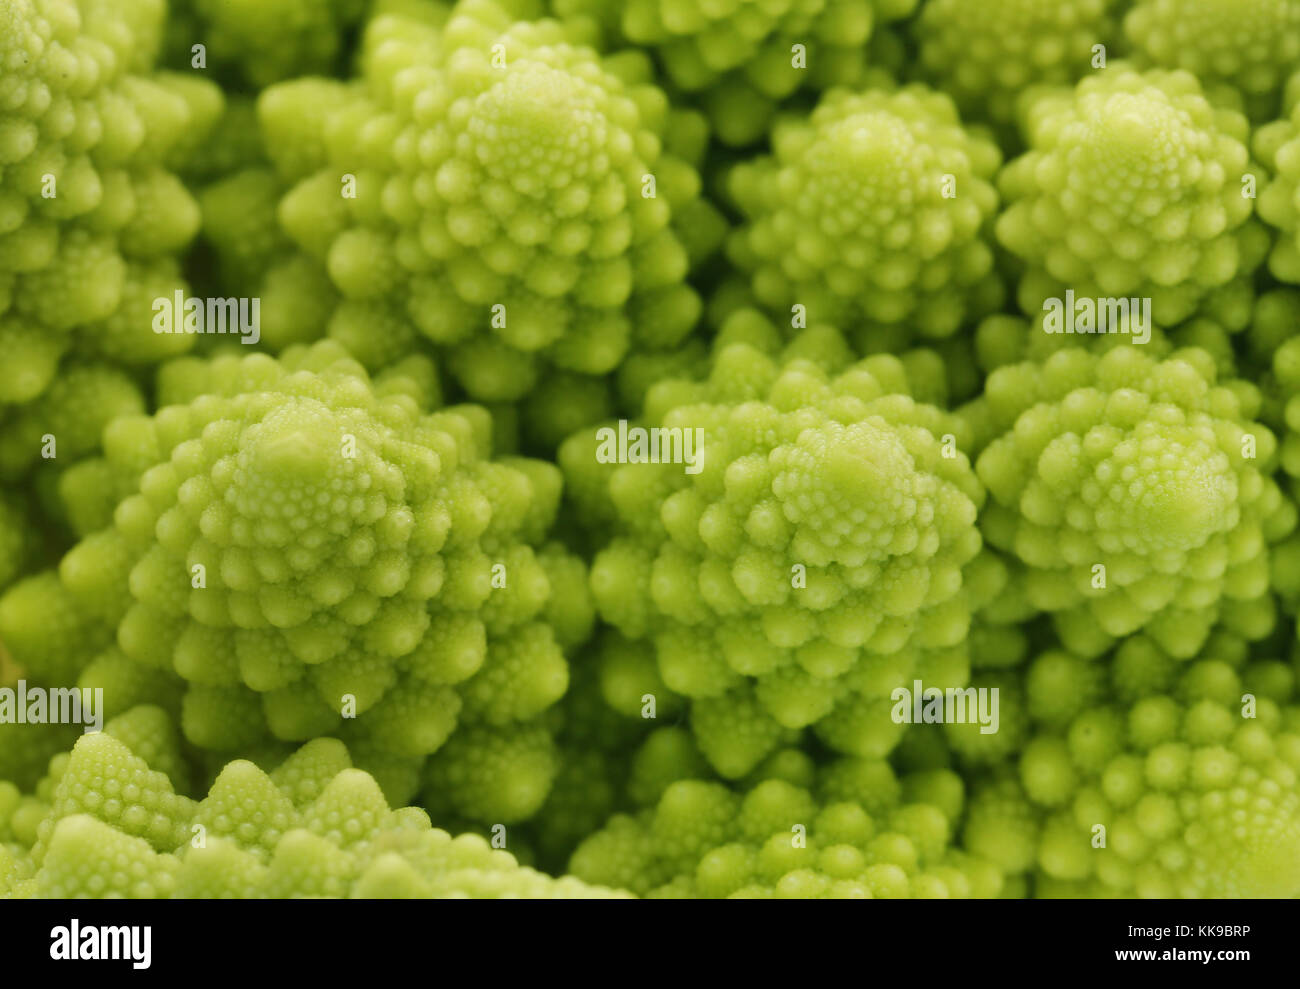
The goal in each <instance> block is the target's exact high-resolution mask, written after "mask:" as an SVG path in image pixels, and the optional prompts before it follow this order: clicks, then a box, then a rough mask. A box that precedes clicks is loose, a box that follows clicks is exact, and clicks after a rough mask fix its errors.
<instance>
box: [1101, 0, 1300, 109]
mask: <svg viewBox="0 0 1300 989" xmlns="http://www.w3.org/2000/svg"><path fill="white" fill-rule="evenodd" d="M1124 34H1125V36H1126V37H1127V38H1128V40H1129V42H1130V43H1131V44H1132V46H1133V48H1134V50H1135V54H1136V55H1138V56H1140V57H1142V58H1144V59H1146V60H1147V61H1149V62H1150V63H1154V64H1155V65H1158V66H1161V67H1163V68H1167V69H1185V70H1187V71H1188V72H1192V73H1195V74H1196V76H1197V77H1198V78H1199V79H1200V80H1201V82H1202V84H1203V85H1205V86H1206V87H1207V88H1212V87H1213V86H1215V85H1218V84H1227V85H1229V86H1232V87H1234V88H1235V89H1236V90H1237V91H1238V92H1240V93H1241V94H1242V95H1244V96H1245V97H1246V103H1247V105H1248V106H1250V107H1253V108H1258V110H1259V111H1262V112H1266V113H1270V114H1271V113H1272V112H1274V111H1275V110H1276V107H1277V97H1278V95H1279V93H1280V91H1281V88H1282V83H1283V81H1284V80H1285V79H1286V75H1287V73H1289V72H1290V71H1292V70H1293V69H1294V67H1295V65H1296V63H1297V62H1300V2H1297V0H1195V2H1191V0H1137V2H1136V3H1134V4H1133V6H1132V8H1131V9H1130V10H1129V11H1128V13H1127V14H1126V15H1125V17H1124Z"/></svg>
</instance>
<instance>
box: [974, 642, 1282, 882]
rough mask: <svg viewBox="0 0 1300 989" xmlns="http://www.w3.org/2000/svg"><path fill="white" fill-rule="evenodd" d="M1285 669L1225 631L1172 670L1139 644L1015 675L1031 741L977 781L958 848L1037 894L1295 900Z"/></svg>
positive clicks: (1057, 654)
mask: <svg viewBox="0 0 1300 989" xmlns="http://www.w3.org/2000/svg"><path fill="white" fill-rule="evenodd" d="M1294 683H1295V675H1294V668H1293V666H1292V665H1290V664H1287V663H1283V662H1278V661H1276V660H1271V659H1267V658H1258V657H1252V656H1251V655H1250V651H1249V649H1248V648H1247V647H1246V645H1245V643H1243V642H1241V641H1240V640H1239V639H1234V638H1233V637H1231V636H1227V637H1221V638H1220V639H1219V640H1216V641H1212V642H1211V643H1210V644H1209V645H1207V647H1206V648H1205V650H1204V651H1203V652H1202V653H1201V655H1200V657H1199V658H1198V659H1196V660H1195V661H1192V662H1190V663H1189V662H1180V661H1178V660H1176V659H1173V658H1172V657H1170V656H1168V655H1167V654H1166V653H1164V652H1163V650H1161V649H1160V648H1159V647H1158V646H1157V645H1156V644H1155V643H1154V642H1152V641H1150V640H1149V639H1147V638H1145V637H1143V636H1136V637H1134V638H1131V639H1129V640H1126V641H1125V642H1124V644H1123V645H1121V646H1120V647H1119V649H1118V650H1117V651H1116V653H1115V654H1114V655H1113V656H1112V657H1110V658H1109V659H1108V660H1107V661H1106V662H1105V663H1097V662H1096V661H1093V660H1086V659H1081V658H1079V657H1077V656H1073V655H1070V654H1069V653H1067V652H1061V651H1052V652H1048V653H1045V654H1043V655H1041V656H1039V657H1038V658H1037V659H1036V660H1035V661H1034V662H1033V664H1031V665H1030V667H1029V668H1028V669H1027V671H1026V672H1025V690H1026V694H1027V708H1028V713H1029V715H1030V718H1031V719H1032V723H1033V728H1032V733H1031V737H1030V738H1029V739H1028V740H1027V741H1026V743H1025V744H1023V745H1022V746H1021V748H1020V750H1019V752H1018V753H1017V754H1016V755H1015V758H1014V770H1013V771H1012V772H1010V773H1002V774H999V775H995V776H994V777H992V778H990V779H989V780H988V781H987V782H985V783H981V784H977V786H976V788H975V791H974V793H973V795H972V799H971V811H970V815H969V817H968V819H967V822H966V825H965V830H964V840H965V842H966V845H967V847H968V848H969V849H970V850H971V852H973V853H975V854H981V855H984V856H986V857H988V858H990V859H992V860H993V861H995V862H997V863H998V864H999V865H1000V866H1001V867H1003V868H1005V869H1006V870H1007V871H1009V872H1010V871H1031V872H1032V873H1034V875H1035V878H1036V893H1037V895H1039V896H1083V895H1086V896H1107V897H1116V896H1140V897H1148V898H1150V897H1156V898H1161V899H1165V898H1170V897H1195V898H1203V897H1294V896H1296V895H1297V893H1300V783H1298V782H1297V772H1298V771H1300V735H1297V734H1296V725H1297V724H1300V722H1297V721H1296V708H1295V700H1296V698H1295V693H1294Z"/></svg>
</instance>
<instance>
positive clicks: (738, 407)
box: [560, 336, 983, 777]
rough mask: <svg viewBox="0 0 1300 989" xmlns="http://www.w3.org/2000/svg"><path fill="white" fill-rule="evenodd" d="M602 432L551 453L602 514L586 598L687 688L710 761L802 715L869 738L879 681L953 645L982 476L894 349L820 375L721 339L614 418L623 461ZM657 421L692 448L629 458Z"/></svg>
mask: <svg viewBox="0 0 1300 989" xmlns="http://www.w3.org/2000/svg"><path fill="white" fill-rule="evenodd" d="M808 344H809V341H808V340H807V337H806V336H805V337H804V338H801V340H796V342H795V343H794V344H792V348H799V347H800V346H801V345H802V346H807V345H808ZM796 352H797V349H796ZM603 428H605V429H606V434H605V438H604V439H602V438H601V433H600V432H599V431H596V430H588V431H584V432H582V433H579V434H577V435H575V436H574V437H572V438H570V439H569V440H568V441H566V442H565V444H564V445H563V447H562V448H561V450H560V462H561V463H562V464H563V465H564V468H565V470H566V472H567V474H568V475H569V477H570V479H571V492H572V494H573V496H574V498H575V499H576V500H577V501H578V503H579V504H580V505H581V506H582V509H583V511H584V514H585V515H586V516H587V517H588V518H590V519H591V520H592V521H595V520H598V519H602V518H603V519H608V520H612V533H613V534H612V537H611V538H610V539H609V540H608V542H607V544H606V545H604V547H603V548H602V549H600V550H599V552H598V553H597V554H596V556H595V559H594V561H593V564H592V571H591V586H592V591H593V594H594V596H595V599H596V605H597V608H598V609H599V611H600V614H601V616H602V618H604V619H605V621H606V622H608V623H609V624H611V625H613V626H614V627H615V628H617V629H618V630H619V631H620V632H622V633H623V634H624V635H626V636H628V637H630V638H633V639H649V640H651V641H653V643H654V647H655V662H656V664H657V668H658V672H659V677H661V678H662V680H661V681H659V680H658V678H656V679H655V680H650V679H645V680H643V681H642V682H643V683H645V685H646V687H647V689H649V688H650V687H652V686H654V684H655V683H656V682H662V683H663V684H664V685H666V687H667V688H669V689H670V690H672V691H674V692H677V693H680V694H683V695H685V696H686V697H688V698H690V699H691V701H692V715H691V717H692V725H693V729H694V731H695V734H696V738H697V740H698V742H699V745H700V748H701V750H702V751H703V752H704V753H705V755H706V757H707V758H708V759H709V760H710V762H711V763H712V764H713V765H714V766H715V767H716V768H717V769H718V770H719V771H720V772H721V773H722V774H723V775H725V776H729V777H735V776H739V775H742V774H744V773H745V772H748V771H749V770H750V769H751V768H752V767H753V766H754V765H755V764H756V763H757V762H758V761H759V760H760V759H762V758H763V757H764V756H765V755H767V754H768V753H769V752H770V751H772V750H773V749H774V748H776V747H777V746H778V745H779V744H781V742H782V741H783V740H784V738H785V735H784V732H786V731H787V730H791V729H800V728H804V727H806V726H809V725H815V724H816V725H819V728H820V727H824V729H825V731H824V735H823V737H824V738H825V739H826V740H827V741H828V742H829V743H830V744H832V745H834V746H836V747H844V748H847V750H848V751H855V749H856V746H858V745H867V746H871V745H872V743H871V742H870V741H869V740H868V739H869V738H870V736H871V734H872V733H873V732H876V731H878V730H879V722H880V721H881V720H882V719H880V718H876V717H874V716H873V715H875V714H879V713H880V712H881V709H882V708H884V707H887V706H888V701H887V700H886V699H885V698H886V697H887V695H888V693H889V691H890V690H891V689H892V688H894V687H895V686H897V685H898V683H899V682H902V680H903V679H905V678H906V676H907V674H908V673H909V672H910V671H911V670H912V668H913V666H914V665H915V664H916V662H918V660H919V658H920V657H921V656H924V655H928V654H929V653H930V651H933V652H934V653H937V654H939V655H945V654H946V652H947V651H948V650H950V649H952V648H953V647H959V646H960V644H961V643H962V640H963V639H964V637H965V635H966V631H967V628H968V625H969V621H970V600H969V597H968V595H967V594H966V592H965V591H964V590H963V571H964V570H965V569H966V568H967V566H968V564H971V562H972V560H973V559H974V558H975V556H976V554H977V553H978V551H979V548H980V538H979V533H978V530H977V529H975V527H974V526H973V524H972V523H973V521H974V518H975V513H976V512H977V510H978V508H979V506H980V504H981V503H982V501H983V490H982V488H981V485H980V484H979V482H978V480H977V479H976V478H975V476H974V474H973V471H972V469H971V466H970V463H969V461H968V460H967V459H966V457H965V455H964V454H963V453H962V452H961V451H960V449H959V448H958V445H957V439H958V434H962V435H964V433H963V429H964V427H963V424H962V423H961V422H960V421H959V420H957V419H955V418H953V417H950V416H948V415H946V414H944V413H943V412H941V411H940V410H939V409H937V408H935V407H933V406H929V405H924V404H921V403H918V402H916V401H915V400H913V399H912V398H911V397H910V396H909V394H908V382H907V376H906V372H905V370H904V366H903V364H902V363H901V362H900V361H899V360H898V359H896V358H894V357H889V356H883V355H882V356H877V357H872V358H867V359H866V360H863V361H861V362H859V363H856V364H853V365H851V366H848V367H844V368H842V369H841V370H840V372H839V373H837V374H828V373H827V372H826V371H825V370H823V368H822V367H821V366H820V365H819V364H817V363H814V362H813V361H812V360H808V359H805V358H796V357H791V358H788V359H787V360H786V361H784V362H781V361H778V360H776V359H773V358H772V357H770V356H768V355H767V354H765V353H763V352H762V351H760V350H758V349H756V348H755V347H753V346H751V345H749V344H745V343H738V344H734V345H731V346H727V347H724V348H722V350H721V351H720V353H719V354H718V355H717V358H716V360H715V363H714V366H713V370H712V372H711V375H710V377H709V380H708V381H706V382H693V381H688V380H679V381H664V382H660V383H659V384H657V385H656V386H655V387H654V388H652V389H651V391H650V394H649V396H648V398H647V402H646V417H645V419H644V421H643V422H641V423H637V424H634V425H633V426H630V427H629V426H627V424H626V423H624V424H623V425H622V426H621V427H620V429H626V430H628V431H629V435H631V430H633V429H635V430H640V431H643V432H644V435H643V438H642V439H641V444H642V447H643V449H642V451H641V455H640V456H639V457H638V456H637V455H636V451H635V448H634V447H633V446H631V445H630V443H629V446H628V449H627V450H626V451H624V456H625V459H627V460H629V461H630V462H627V463H623V464H617V463H614V464H610V460H611V459H615V460H616V459H617V457H613V458H611V456H607V455H602V453H601V448H602V447H610V449H607V450H605V454H616V453H617V452H618V451H615V450H613V448H612V445H613V444H614V443H615V434H616V430H615V429H614V428H613V427H603ZM650 429H654V430H656V431H657V432H656V433H655V434H650V433H649V430H650ZM665 430H666V431H669V432H663V431H665ZM674 434H675V435H676V436H677V438H678V440H679V441H690V442H692V443H694V452H693V453H691V452H690V451H687V450H685V448H684V446H683V447H682V449H681V450H679V451H678V452H679V453H682V454H684V455H685V454H689V459H687V458H686V457H685V456H683V458H682V459H681V460H679V462H677V463H671V462H667V461H668V459H669V456H668V453H667V452H665V453H664V456H663V457H662V460H663V461H664V462H654V463H650V462H645V461H647V460H648V459H649V454H648V449H647V448H646V444H647V438H649V437H651V436H652V435H653V436H654V437H664V438H663V439H662V441H661V442H662V443H664V444H668V443H671V442H672V437H673V435H674ZM695 437H698V440H696V439H695ZM945 447H946V449H947V451H948V452H945ZM638 460H640V461H642V462H637V461H638ZM682 460H686V461H687V462H682ZM602 461H604V462H602ZM692 464H694V467H692V466H691V465H692ZM939 665H940V666H943V665H945V664H944V663H943V662H940V664H939ZM958 665H960V663H959V664H958ZM644 692H646V691H636V690H635V689H634V690H633V691H632V694H633V696H637V695H639V694H640V693H644ZM888 727H889V728H894V727H895V726H893V725H892V724H890V725H889V726H888ZM863 735H865V736H866V737H862V736H863ZM887 747H888V746H886V748H887Z"/></svg>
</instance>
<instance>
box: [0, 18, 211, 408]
mask: <svg viewBox="0 0 1300 989" xmlns="http://www.w3.org/2000/svg"><path fill="white" fill-rule="evenodd" d="M165 13H166V6H165V4H164V3H163V2H162V0H142V2H139V3H132V4H129V5H127V4H102V3H98V2H92V0H13V2H11V3H6V4H5V8H4V10H3V12H0V176H3V184H2V185H0V190H2V191H0V288H3V291H0V339H3V340H4V342H5V350H6V359H7V361H9V362H10V370H9V372H7V373H6V375H5V378H6V383H5V387H4V393H3V394H2V395H0V401H4V402H9V403H19V402H26V401H29V400H31V399H32V398H35V397H36V396H37V395H39V394H40V393H41V392H42V391H44V390H45V388H46V387H47V386H48V385H49V384H50V382H51V381H52V380H53V377H54V373H55V370H56V367H57V363H58V359H59V358H60V357H61V356H62V355H63V354H65V353H67V352H68V351H69V350H74V349H75V350H76V351H77V352H89V353H96V354H107V355H109V356H111V357H112V358H114V359H116V360H120V361H122V362H125V363H149V362H153V361H157V360H160V359H164V358H166V357H168V356H174V355H175V354H177V353H181V352H183V351H185V350H187V349H188V348H189V347H190V346H192V345H193V338H192V337H187V336H167V335H154V334H151V333H138V332H130V333H128V332H125V330H124V328H123V324H124V323H126V322H132V323H134V325H135V326H139V325H145V326H147V325H148V324H147V314H148V313H149V310H150V305H151V303H152V299H153V295H154V291H153V290H154V289H156V288H162V289H165V293H160V294H166V295H170V294H171V292H172V291H173V290H175V289H184V288H185V284H184V282H183V281H182V279H181V278H180V274H179V271H178V270H177V268H176V265H175V263H174V261H173V260H172V259H171V257H170V256H171V255H174V254H175V253H176V252H178V251H180V250H181V249H183V248H185V247H186V246H187V245H188V244H189V242H190V240H191V239H192V238H193V237H194V235H195V233H196V232H197V230H198V221H199V216H198V209H197V206H196V205H195V202H194V199H193V197H192V196H191V195H190V193H189V192H188V191H187V190H186V188H185V186H184V185H183V184H182V183H181V181H180V180H179V178H178V177H177V176H176V175H175V174H174V169H175V167H176V166H178V165H179V164H180V163H182V162H183V160H184V157H185V155H186V154H187V153H188V151H189V150H190V148H191V147H192V145H193V142H196V141H198V140H199V139H201V137H202V135H203V133H204V131H205V130H206V129H207V128H208V127H210V126H211V125H212V123H213V121H214V120H215V119H216V117H217V115H218V114H219V113H220V109H221V105H222V96H221V92H220V91H219V90H218V89H217V88H216V87H215V86H214V85H213V84H211V83H210V82H207V81H205V80H202V79H197V78H180V77H178V76H171V75H168V74H165V73H155V72H153V70H152V63H153V59H154V54H155V52H156V50H157V47H158V43H159V32H160V30H161V26H162V22H163V18H164V16H165ZM141 316H144V317H145V319H146V321H145V322H144V323H143V324H140V323H135V322H134V321H135V320H137V319H138V318H139V317H141ZM83 341H84V342H83Z"/></svg>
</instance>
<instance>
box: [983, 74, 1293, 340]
mask: <svg viewBox="0 0 1300 989" xmlns="http://www.w3.org/2000/svg"><path fill="white" fill-rule="evenodd" d="M1021 127H1022V130H1023V132H1024V135H1025V139H1026V142H1027V143H1028V145H1029V149H1030V150H1029V151H1028V152H1026V153H1025V154H1024V155H1022V156H1020V157H1019V158H1016V159H1015V160H1013V161H1011V162H1009V163H1008V164H1007V166H1006V167H1005V168H1004V169H1003V170H1002V173H1001V175H1000V176H999V179H998V187H999V191H1000V192H1001V194H1002V198H1003V199H1004V200H1006V202H1007V204H1008V205H1007V207H1006V209H1005V211H1004V212H1003V213H1002V215H1001V216H1000V217H999V218H998V222H997V237H998V240H999V241H1000V242H1001V243H1002V245H1003V246H1004V247H1006V248H1007V249H1008V250H1009V251H1011V252H1012V253H1013V254H1015V255H1016V256H1017V257H1019V258H1021V259H1022V260H1023V261H1024V262H1025V264H1026V270H1025V272H1024V274H1023V275H1022V276H1021V279H1020V286H1019V290H1018V298H1019V303H1020V307H1021V308H1022V309H1023V310H1024V311H1025V312H1026V313H1028V314H1030V315H1031V316H1032V315H1037V314H1039V313H1041V312H1042V310H1043V303H1044V302H1045V301H1046V300H1048V299H1051V298H1057V299H1064V298H1065V292H1066V289H1071V290H1073V292H1074V297H1075V298H1076V299H1079V298H1093V299H1096V298H1112V297H1124V298H1136V299H1139V300H1141V299H1148V298H1149V299H1150V300H1151V302H1150V306H1151V312H1152V315H1153V318H1154V320H1155V322H1156V323H1157V324H1158V325H1160V326H1166V327H1167V326H1173V325H1176V324H1177V323H1180V322H1182V321H1183V320H1185V319H1188V318H1190V317H1191V316H1194V315H1196V314H1198V313H1201V312H1205V311H1207V309H1210V308H1211V307H1213V306H1215V304H1216V302H1218V301H1219V300H1220V298H1221V297H1222V296H1223V294H1224V293H1228V294H1229V295H1230V296H1231V297H1232V298H1234V299H1236V300H1237V302H1236V304H1235V305H1234V306H1232V307H1226V306H1223V305H1219V307H1218V310H1217V311H1216V315H1218V317H1219V318H1221V319H1224V320H1225V321H1226V322H1227V324H1228V325H1229V327H1230V328H1234V329H1235V328H1240V327H1241V326H1244V325H1245V323H1246V322H1247V321H1248V320H1249V318H1250V308H1249V303H1250V300H1251V298H1252V294H1251V292H1250V291H1249V285H1248V284H1243V282H1248V279H1249V276H1250V274H1251V272H1253V271H1254V269H1255V268H1256V267H1258V265H1259V263H1260V262H1261V261H1262V260H1263V259H1264V256H1265V254H1266V253H1267V251H1268V236H1267V234H1266V233H1265V231H1264V229H1263V227H1262V226H1261V225H1260V224H1259V222H1258V221H1257V220H1254V219H1253V218H1252V217H1251V212H1252V209H1253V206H1252V204H1253V203H1254V199H1253V198H1250V197H1249V196H1246V195H1243V189H1244V186H1243V176H1245V175H1247V174H1248V173H1253V174H1255V175H1259V174H1260V173H1259V171H1258V165H1256V164H1255V163H1253V162H1252V161H1251V159H1250V155H1249V152H1248V151H1247V148H1246V142H1247V141H1248V137H1249V125H1248V124H1247V122H1246V118H1245V117H1244V116H1242V115H1241V114H1240V113H1238V112H1236V111H1234V110H1231V109H1224V108H1219V107H1216V106H1213V105H1211V104H1210V103H1209V102H1208V101H1207V99H1206V98H1205V96H1204V95H1203V94H1202V91H1201V86H1200V84H1199V83H1198V82H1197V80H1196V77H1195V76H1193V75H1191V74H1189V73H1187V72H1165V71H1159V70H1151V71H1148V72H1136V71H1134V70H1133V69H1131V68H1129V67H1126V66H1124V65H1123V64H1112V65H1110V66H1109V67H1108V68H1106V69H1105V70H1104V71H1098V72H1097V73H1096V74H1095V75H1093V76H1090V77H1089V78H1086V79H1084V80H1083V81H1082V82H1080V83H1079V84H1078V85H1077V86H1076V87H1074V89H1072V90H1070V89H1047V90H1044V91H1042V92H1041V93H1040V94H1039V95H1038V97H1037V98H1035V99H1033V100H1031V101H1029V102H1028V103H1027V105H1026V106H1025V108H1024V111H1023V115H1022V120H1021ZM1234 280H1237V281H1236V283H1234ZM1223 310H1228V311H1223Z"/></svg>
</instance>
